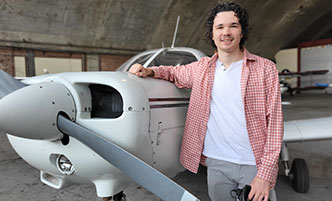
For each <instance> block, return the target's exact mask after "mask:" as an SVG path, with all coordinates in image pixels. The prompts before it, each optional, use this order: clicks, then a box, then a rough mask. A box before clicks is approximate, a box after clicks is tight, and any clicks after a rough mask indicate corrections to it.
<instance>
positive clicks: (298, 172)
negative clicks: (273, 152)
mask: <svg viewBox="0 0 332 201" xmlns="http://www.w3.org/2000/svg"><path fill="white" fill-rule="evenodd" d="M281 160H282V163H283V164H284V169H285V175H286V176H288V178H289V180H290V182H291V184H292V187H293V189H294V190H295V191H296V192H299V193H307V192H308V191H309V187H310V176H309V169H308V166H307V163H306V162H305V160H304V159H302V158H296V159H294V160H293V163H292V168H291V169H289V165H288V161H289V155H288V148H287V145H286V144H285V143H283V145H282V149H281Z"/></svg>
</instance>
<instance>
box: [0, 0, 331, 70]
mask: <svg viewBox="0 0 332 201" xmlns="http://www.w3.org/2000/svg"><path fill="white" fill-rule="evenodd" d="M218 2H222V1H216V0H208V1H204V3H202V1H198V0H188V1H180V0H153V1H152V0H148V1H147V0H119V1H114V0H88V1H86V0H73V1H65V0H58V1H38V0H30V1H22V2H21V1H12V0H4V1H1V2H0V18H1V19H2V20H1V23H0V47H2V53H1V58H0V60H1V62H0V63H2V65H1V68H2V69H5V70H6V71H7V72H10V73H12V74H14V71H13V66H14V63H15V61H14V60H11V59H10V57H12V56H13V55H14V56H23V57H25V60H26V63H27V65H34V64H33V62H31V60H32V59H31V58H33V57H35V56H40V57H47V55H48V56H49V55H50V54H52V56H53V57H64V58H68V57H70V58H72V57H73V55H74V57H75V56H76V57H79V58H82V64H81V65H82V71H87V70H114V68H115V67H117V66H119V64H121V63H122V62H124V61H125V60H126V59H128V58H129V56H131V55H133V54H136V53H138V52H141V51H143V50H146V49H153V48H159V47H162V45H164V46H166V47H167V46H170V45H171V43H172V39H173V33H174V29H175V24H176V20H177V16H181V19H180V23H179V29H178V34H177V38H176V46H187V47H193V48H197V49H199V50H201V51H203V52H205V53H206V54H207V55H211V54H213V51H214V50H213V48H211V47H210V45H209V44H208V42H207V40H206V38H205V27H204V26H205V25H204V24H205V17H206V14H207V13H208V11H209V10H210V9H211V8H212V7H213V6H214V5H215V4H216V3H218ZM234 2H237V3H240V4H241V5H243V6H244V7H245V8H247V9H248V11H249V13H250V26H251V34H250V36H249V40H248V41H247V42H246V47H247V49H249V50H250V51H251V52H253V53H256V54H259V55H261V56H264V57H267V58H270V59H272V60H274V55H275V54H276V53H277V52H278V51H279V50H281V49H285V48H295V47H297V45H298V44H299V43H301V42H308V41H315V40H321V39H328V38H331V37H332V24H331V23H330V19H331V18H332V12H331V11H332V6H331V4H330V1H329V0H293V1H278V0H269V1H266V0H255V1H253V0H247V1H241V0H236V1H234ZM4 48H5V49H4ZM6 48H7V49H6ZM8 48H9V49H8ZM36 51H39V52H36ZM59 52H60V53H59ZM66 53H67V54H66ZM75 54H76V55H75ZM8 55H9V56H8ZM45 55H46V56H45ZM29 58H30V59H29ZM107 66H115V67H113V68H108V67H107ZM12 71H13V72H12ZM34 74H35V72H33V71H32V72H27V75H28V76H29V75H34Z"/></svg>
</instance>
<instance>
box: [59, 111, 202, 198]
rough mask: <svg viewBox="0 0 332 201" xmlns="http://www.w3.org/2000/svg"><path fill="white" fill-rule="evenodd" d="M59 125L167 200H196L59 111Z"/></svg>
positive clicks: (65, 131) (142, 162) (122, 150)
mask: <svg viewBox="0 0 332 201" xmlns="http://www.w3.org/2000/svg"><path fill="white" fill-rule="evenodd" d="M57 123H58V129H59V130H60V131H61V132H63V133H65V134H67V135H70V136H72V137H74V138H76V139H77V140H79V141H80V142H82V143H83V144H85V145H86V146H88V147H89V148H90V149H92V150H93V151H94V152H96V153H97V154H99V155H100V156H101V157H102V158H104V159H105V160H107V161H108V162H109V163H111V164H112V165H114V166H115V167H117V168H119V169H120V170H121V171H123V172H124V173H125V174H126V175H127V176H128V177H130V178H131V179H132V180H134V181H135V182H136V183H138V184H140V185H141V186H143V187H144V188H146V189H147V190H149V191H151V192H152V193H154V194H155V195H157V196H158V197H160V198H161V199H163V200H166V201H199V200H198V199H197V198H196V197H195V196H193V195H192V194H191V193H189V192H188V191H187V190H185V189H184V188H183V187H181V186H180V185H178V184H177V183H175V182H174V181H172V180H171V179H169V178H168V177H166V176H165V175H163V174H162V173H160V172H159V171H157V170H156V169H154V168H153V167H151V166H149V165H148V164H146V163H145V162H144V161H142V160H140V159H139V158H137V157H136V156H134V155H132V154H131V153H129V152H127V151H126V150H124V149H122V148H121V147H119V146H117V145H116V144H113V143H112V142H110V141H109V140H107V139H105V138H103V137H102V136H100V135H98V134H96V133H94V132H93V131H90V130H88V129H86V128H84V127H82V126H80V125H78V124H76V123H75V122H72V121H71V120H69V119H67V118H66V117H65V116H63V115H61V114H59V115H58V119H57Z"/></svg>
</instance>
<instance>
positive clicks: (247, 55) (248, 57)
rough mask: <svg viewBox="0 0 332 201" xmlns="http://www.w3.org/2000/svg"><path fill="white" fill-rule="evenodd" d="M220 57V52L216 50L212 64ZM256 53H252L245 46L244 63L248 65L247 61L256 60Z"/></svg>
mask: <svg viewBox="0 0 332 201" xmlns="http://www.w3.org/2000/svg"><path fill="white" fill-rule="evenodd" d="M217 59H218V53H217V52H215V53H214V55H213V56H212V57H211V60H210V64H213V63H216V61H217ZM256 60H257V58H256V57H255V55H253V54H251V53H250V52H249V51H248V50H247V49H246V48H243V64H244V65H247V61H256Z"/></svg>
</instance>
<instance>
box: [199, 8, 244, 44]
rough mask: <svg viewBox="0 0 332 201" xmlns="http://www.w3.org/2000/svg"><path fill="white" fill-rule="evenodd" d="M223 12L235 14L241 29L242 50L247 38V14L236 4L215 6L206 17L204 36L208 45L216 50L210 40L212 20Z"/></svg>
mask: <svg viewBox="0 0 332 201" xmlns="http://www.w3.org/2000/svg"><path fill="white" fill-rule="evenodd" d="M223 11H233V12H234V13H235V16H236V17H237V18H239V22H240V24H241V28H242V38H241V40H240V49H242V48H243V45H244V42H245V41H246V40H247V38H248V37H249V27H248V26H249V14H248V11H247V10H246V9H245V8H242V7H241V6H240V5H238V4H236V3H229V2H225V3H221V4H217V5H216V6H215V7H214V8H213V9H212V10H211V11H210V13H209V14H208V15H207V21H206V24H205V26H206V28H207V29H206V33H205V36H206V37H207V39H208V40H209V42H210V44H211V45H212V46H213V47H214V48H217V46H216V45H215V43H214V41H213V40H212V36H213V34H212V30H213V22H214V18H215V17H216V15H217V14H218V13H220V12H223Z"/></svg>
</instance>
